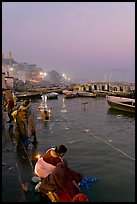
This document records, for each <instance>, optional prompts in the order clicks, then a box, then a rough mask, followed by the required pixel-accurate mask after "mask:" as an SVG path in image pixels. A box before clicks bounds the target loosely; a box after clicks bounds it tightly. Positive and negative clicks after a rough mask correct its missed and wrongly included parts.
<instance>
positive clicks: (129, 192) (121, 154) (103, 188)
mask: <svg viewBox="0 0 137 204" xmlns="http://www.w3.org/2000/svg"><path fill="white" fill-rule="evenodd" d="M41 102H42V99H39V100H35V101H32V107H33V108H34V110H35V114H36V118H37V119H36V134H37V139H38V141H39V143H38V145H37V152H38V153H40V154H44V153H45V151H46V150H47V149H48V148H49V147H51V146H54V145H59V144H64V145H65V146H66V147H67V148H68V151H67V153H66V154H65V155H64V159H65V160H66V161H67V162H68V165H69V167H71V168H72V169H74V170H76V171H78V172H80V173H81V174H83V177H86V176H87V177H95V178H97V179H98V181H97V182H95V183H94V184H93V186H92V188H89V189H85V188H83V187H81V189H82V191H83V193H86V194H87V196H88V198H89V200H90V201H91V202H135V116H134V115H133V114H129V113H128V114H127V113H124V112H120V111H114V110H111V109H109V106H108V104H107V101H106V99H105V98H104V97H99V98H82V97H77V98H72V99H64V95H59V98H58V99H54V100H48V101H47V104H46V105H47V106H48V108H51V116H52V117H51V118H50V120H49V121H42V120H41V119H40V114H41V112H40V109H39V106H40V104H41Z"/></svg>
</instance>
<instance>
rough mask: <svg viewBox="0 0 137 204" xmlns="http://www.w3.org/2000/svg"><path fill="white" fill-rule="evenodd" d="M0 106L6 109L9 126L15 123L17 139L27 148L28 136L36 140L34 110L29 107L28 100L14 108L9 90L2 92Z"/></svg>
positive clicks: (14, 103) (12, 97) (14, 101)
mask: <svg viewBox="0 0 137 204" xmlns="http://www.w3.org/2000/svg"><path fill="white" fill-rule="evenodd" d="M2 100H3V101H2V104H3V106H4V107H5V108H6V111H7V114H8V117H9V121H7V123H10V125H13V123H16V134H17V135H18V137H17V139H18V141H19V140H22V141H23V142H24V144H25V145H26V146H27V145H28V144H29V140H28V134H29V132H30V134H31V135H33V136H34V141H32V142H37V140H36V124H35V123H36V118H35V114H34V110H33V109H32V107H31V103H30V100H24V101H23V102H22V103H21V104H20V105H19V106H18V107H16V100H15V97H14V94H13V93H12V91H11V90H5V91H3V98H2Z"/></svg>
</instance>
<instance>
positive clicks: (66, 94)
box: [65, 91, 78, 98]
mask: <svg viewBox="0 0 137 204" xmlns="http://www.w3.org/2000/svg"><path fill="white" fill-rule="evenodd" d="M76 96H78V94H77V92H75V91H70V92H67V93H65V98H75V97H76Z"/></svg>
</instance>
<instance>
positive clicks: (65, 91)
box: [62, 89, 72, 95]
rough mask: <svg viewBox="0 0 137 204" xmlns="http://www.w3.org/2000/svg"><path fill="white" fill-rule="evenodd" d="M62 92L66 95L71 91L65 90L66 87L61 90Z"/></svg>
mask: <svg viewBox="0 0 137 204" xmlns="http://www.w3.org/2000/svg"><path fill="white" fill-rule="evenodd" d="M62 93H63V94H65V95H66V94H69V93H72V91H69V90H67V89H64V90H62Z"/></svg>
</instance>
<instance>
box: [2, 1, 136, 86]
mask: <svg viewBox="0 0 137 204" xmlns="http://www.w3.org/2000/svg"><path fill="white" fill-rule="evenodd" d="M9 51H11V52H12V58H13V59H15V60H16V61H18V62H27V63H28V64H36V65H37V66H39V67H41V68H42V69H43V70H45V71H51V70H55V71H57V72H59V73H64V74H66V75H68V76H69V77H70V78H71V79H72V80H74V81H75V80H78V81H81V82H87V81H103V80H105V79H106V80H107V79H108V78H109V79H110V78H114V77H115V78H116V79H117V80H127V81H128V82H135V2H2V52H3V54H4V57H9Z"/></svg>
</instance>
